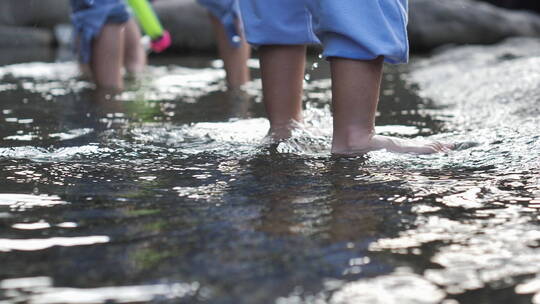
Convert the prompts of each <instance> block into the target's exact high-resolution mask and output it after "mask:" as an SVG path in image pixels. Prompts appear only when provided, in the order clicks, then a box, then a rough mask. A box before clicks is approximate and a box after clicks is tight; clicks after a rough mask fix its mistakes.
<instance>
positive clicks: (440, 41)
mask: <svg viewBox="0 0 540 304" xmlns="http://www.w3.org/2000/svg"><path fill="white" fill-rule="evenodd" d="M409 17H410V19H409V20H410V22H409V38H410V41H411V46H412V48H413V49H415V50H431V49H433V48H436V47H438V46H441V45H445V44H492V43H495V42H498V41H501V40H503V39H505V38H508V37H513V36H536V37H538V36H540V16H538V15H536V14H534V13H530V12H526V11H510V10H506V9H501V8H498V7H495V6H493V5H490V4H487V3H483V2H477V1H472V0H452V1H448V0H412V1H411V2H410V16H409Z"/></svg>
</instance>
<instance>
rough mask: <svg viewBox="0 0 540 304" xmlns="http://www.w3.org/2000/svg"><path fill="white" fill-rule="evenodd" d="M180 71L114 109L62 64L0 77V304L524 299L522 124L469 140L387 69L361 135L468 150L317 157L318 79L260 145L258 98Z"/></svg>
mask: <svg viewBox="0 0 540 304" xmlns="http://www.w3.org/2000/svg"><path fill="white" fill-rule="evenodd" d="M438 59H440V58H439V57H435V59H433V60H438ZM198 60H200V61H197V63H196V65H197V66H196V67H191V68H188V67H185V66H178V65H169V66H164V65H160V66H155V67H153V68H151V69H150V70H149V79H148V80H146V81H142V82H141V83H138V84H133V85H132V87H131V88H130V89H128V90H127V91H126V92H125V93H123V94H121V95H119V96H110V95H108V94H106V93H102V92H96V91H94V90H92V89H91V87H90V85H89V84H88V83H87V82H85V81H83V80H80V79H79V78H77V77H76V76H77V71H76V67H75V66H74V65H73V64H72V63H69V62H68V63H54V64H46V63H30V64H20V65H11V66H5V67H2V68H0V77H2V82H1V83H0V100H2V105H1V106H0V107H1V108H0V111H1V112H0V119H1V120H2V121H3V123H2V125H1V126H0V166H1V168H2V170H1V171H0V189H1V191H0V227H2V229H1V230H0V257H1V260H2V267H1V268H0V300H4V301H6V302H7V303H111V302H112V303H115V302H122V303H138V302H151V301H154V302H170V303H272V302H275V303H397V302H398V301H399V302H402V303H441V302H443V301H444V302H443V303H457V302H456V301H458V302H459V303H508V302H512V303H529V302H530V301H531V295H534V294H536V293H538V292H539V291H540V288H538V278H536V277H535V276H536V275H537V274H538V273H540V258H539V256H540V255H539V254H538V240H539V239H540V232H539V230H538V225H537V224H538V218H537V217H538V216H537V210H538V208H537V207H538V206H540V180H539V177H540V175H539V174H538V169H539V168H538V166H537V164H538V156H537V155H531V153H530V151H533V150H534V148H535V147H537V143H536V141H535V140H534V139H535V138H537V137H535V136H538V134H535V133H531V132H530V130H531V129H529V127H530V126H532V125H534V124H533V123H536V122H537V121H531V120H532V119H534V117H533V116H532V115H530V114H531V113H528V112H523V111H515V113H513V114H511V115H509V119H508V120H507V125H506V126H505V128H506V127H508V126H509V125H511V123H510V121H514V120H513V118H515V115H524V117H522V118H523V119H525V120H526V121H528V122H527V123H525V124H515V125H513V126H514V129H513V131H511V132H508V133H504V131H505V130H507V129H503V130H502V131H499V133H497V132H496V131H493V129H492V126H491V125H490V124H489V123H486V120H476V121H475V120H474V117H472V118H471V120H472V121H473V123H471V124H469V125H468V126H469V127H470V126H471V125H474V124H475V125H474V126H475V129H474V130H471V128H467V127H463V126H462V125H461V124H460V121H459V117H460V116H467V114H466V113H467V112H466V111H465V110H462V109H461V108H460V106H459V105H457V106H456V104H453V103H452V102H446V101H445V102H439V101H438V100H440V99H442V100H444V98H440V97H439V96H437V95H433V94H431V93H430V92H436V91H437V92H439V91H440V90H435V89H434V88H431V87H429V85H426V83H428V84H429V82H426V81H422V76H423V74H422V73H423V72H425V70H423V69H422V68H419V66H418V65H413V67H412V69H413V70H412V72H411V71H409V70H407V69H405V68H403V67H398V68H392V67H388V71H387V74H386V77H385V81H384V88H383V90H382V100H381V106H380V114H379V117H378V123H379V126H378V131H379V132H380V133H385V134H392V135H399V136H405V137H417V136H420V137H430V138H437V139H442V140H455V141H459V140H463V139H468V138H469V137H473V139H475V140H479V139H482V138H483V137H482V136H484V137H485V138H487V139H486V140H479V141H480V142H481V143H480V144H479V145H478V146H476V147H473V148H470V149H467V150H463V151H456V152H452V153H450V154H448V155H431V156H419V157H418V156H411V155H393V154H390V153H387V152H384V151H379V152H374V153H370V155H369V156H368V157H365V158H355V159H334V158H331V157H330V156H329V153H328V152H329V141H330V135H331V117H330V110H329V100H330V96H329V90H328V89H329V86H330V83H329V80H328V76H327V75H328V67H327V65H326V64H325V63H324V62H321V61H320V60H316V59H313V60H312V61H311V62H310V66H311V68H310V69H308V71H307V73H308V74H309V77H307V78H309V81H307V82H306V88H307V89H306V99H307V100H306V116H307V118H308V121H309V122H308V123H306V125H305V126H302V127H301V128H300V129H299V130H298V131H297V133H295V136H294V138H292V139H291V140H287V141H284V142H282V143H280V144H279V145H276V146H273V147H269V146H268V145H267V144H266V143H265V142H264V136H265V134H266V131H267V127H268V125H267V122H266V120H265V119H264V118H262V117H263V116H264V113H263V107H262V104H261V103H260V100H259V99H258V98H259V97H257V96H258V95H259V94H258V93H259V91H260V84H259V82H258V81H254V82H253V83H251V84H249V85H248V86H247V87H246V88H245V92H226V91H224V82H223V79H222V78H223V72H222V71H221V70H220V69H218V68H216V62H212V61H210V60H207V59H201V58H199V59H198ZM205 60H206V61H205ZM427 60H431V59H427ZM516 60H517V61H515V62H514V63H515V64H519V60H524V59H522V58H521V59H520V58H517V59H516ZM531 60H532V59H531ZM201 62H206V65H204V64H202V63H201ZM427 63H428V64H426V65H427V66H430V65H429V62H427ZM167 64H168V63H167ZM419 64H420V66H421V64H422V62H420V63H419ZM500 64H504V63H500ZM251 65H252V66H253V68H254V69H255V70H256V64H255V63H253V62H252V63H251ZM537 74H538V73H537ZM430 75H432V76H433V77H435V76H438V75H439V74H437V72H433V71H432V72H431V74H430ZM535 75H536V74H535ZM481 76H482V77H485V75H481ZM531 77H532V76H531ZM534 77H536V76H534ZM538 77H539V78H540V76H538ZM446 78H449V77H448V76H446ZM411 79H415V80H416V82H417V84H415V85H413V84H411V81H410V80H411ZM461 91H463V90H461ZM461 91H458V92H457V93H455V94H454V96H455V97H459V94H458V93H459V92H461ZM447 92H450V93H452V91H451V90H448V91H447ZM450 93H448V94H450ZM503 93H504V92H502V93H500V94H499V95H497V96H502V95H501V94H503ZM449 98H450V97H449ZM450 99H451V100H452V101H456V100H457V98H453V99H452V98H450ZM495 101H496V99H495ZM456 102H457V101H456ZM478 102H482V101H478ZM486 102H488V101H484V105H485V103H486ZM489 102H492V103H493V100H490V101H489ZM521 106H522V104H521V103H520V105H519V107H520V108H521ZM509 113H512V112H509ZM516 113H517V114H516ZM524 113H525V114H524ZM501 133H504V134H501ZM504 136H506V137H508V136H510V137H511V138H513V139H514V141H513V142H512V143H511V144H508V142H507V141H505V140H504V138H503V137H504ZM535 297H536V298H538V297H539V296H535Z"/></svg>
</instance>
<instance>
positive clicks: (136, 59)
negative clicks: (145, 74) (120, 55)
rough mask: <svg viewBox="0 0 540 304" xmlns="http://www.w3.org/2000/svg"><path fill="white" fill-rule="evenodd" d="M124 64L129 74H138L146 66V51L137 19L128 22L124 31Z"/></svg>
mask: <svg viewBox="0 0 540 304" xmlns="http://www.w3.org/2000/svg"><path fill="white" fill-rule="evenodd" d="M124 37H125V38H124V39H125V43H124V66H125V68H126V72H127V73H128V74H138V73H141V72H142V71H143V70H144V67H145V66H146V61H147V59H146V52H145V51H144V48H143V46H142V45H141V31H140V29H139V26H138V25H137V22H135V19H133V18H131V19H130V20H129V21H128V22H127V23H126V29H125V31H124Z"/></svg>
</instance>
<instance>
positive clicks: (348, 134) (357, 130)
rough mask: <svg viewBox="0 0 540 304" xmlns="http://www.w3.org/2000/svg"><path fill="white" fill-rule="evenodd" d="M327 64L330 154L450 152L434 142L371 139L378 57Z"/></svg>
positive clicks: (335, 59)
mask: <svg viewBox="0 0 540 304" xmlns="http://www.w3.org/2000/svg"><path fill="white" fill-rule="evenodd" d="M330 62H331V69H332V104H333V112H334V133H333V141H332V153H333V154H336V155H357V154H363V153H366V152H369V151H373V150H380V149H386V150H388V151H390V152H398V153H418V154H430V153H436V152H441V151H446V150H448V149H451V148H452V145H445V144H441V143H438V142H417V141H414V140H409V139H401V138H396V137H389V136H381V135H375V114H376V111H377V104H378V101H379V90H380V83H381V77H382V64H383V59H382V57H379V58H377V59H374V60H369V61H364V60H354V59H346V58H338V57H332V58H331V59H330Z"/></svg>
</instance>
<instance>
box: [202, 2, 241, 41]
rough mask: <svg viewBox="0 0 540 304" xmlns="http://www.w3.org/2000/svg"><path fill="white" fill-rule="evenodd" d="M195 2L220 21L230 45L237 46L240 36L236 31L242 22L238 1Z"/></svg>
mask: <svg viewBox="0 0 540 304" xmlns="http://www.w3.org/2000/svg"><path fill="white" fill-rule="evenodd" d="M197 2H199V4H201V5H202V6H204V7H205V8H206V9H207V10H208V11H209V12H210V14H212V15H214V16H215V17H216V18H218V19H219V21H221V24H223V26H224V27H225V32H226V33H227V36H228V37H229V41H230V42H231V45H233V46H239V45H240V41H242V35H241V34H240V33H239V32H238V30H239V28H241V27H242V22H241V19H240V6H239V4H238V0H197Z"/></svg>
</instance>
